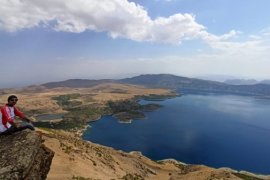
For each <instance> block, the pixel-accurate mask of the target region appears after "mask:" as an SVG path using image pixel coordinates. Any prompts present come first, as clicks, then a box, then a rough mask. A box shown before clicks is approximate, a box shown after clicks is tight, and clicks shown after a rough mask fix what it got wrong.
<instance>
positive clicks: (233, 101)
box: [83, 95, 270, 174]
mask: <svg viewBox="0 0 270 180" xmlns="http://www.w3.org/2000/svg"><path fill="white" fill-rule="evenodd" d="M141 103H142V104H144V103H149V101H147V102H146V101H141ZM158 103H159V104H162V105H163V107H162V108H160V109H158V110H156V111H153V112H149V113H146V116H147V118H146V119H143V120H141V119H138V120H134V121H132V123H131V124H124V123H119V122H118V120H117V119H115V118H114V117H111V116H104V117H102V118H101V119H100V120H99V121H96V122H94V123H91V127H89V128H88V130H87V131H86V132H85V134H84V135H83V138H84V139H86V140H89V141H92V142H95V143H99V144H103V145H106V146H110V147H113V148H115V149H121V150H124V151H127V152H129V151H141V152H142V153H143V154H144V155H146V156H148V157H150V158H152V159H155V160H160V159H166V158H174V159H177V160H179V161H182V162H185V163H191V164H205V165H208V166H212V167H230V168H233V169H236V170H246V171H250V172H254V173H261V174H270V99H268V100H267V99H258V98H255V97H248V96H234V95H184V96H181V97H177V98H173V99H168V100H165V101H160V102H158Z"/></svg>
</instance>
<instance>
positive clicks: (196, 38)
mask: <svg viewBox="0 0 270 180" xmlns="http://www.w3.org/2000/svg"><path fill="white" fill-rule="evenodd" d="M243 7H244V8H243ZM269 7H270V1H267V0H258V1H256V2H255V1H252V0H239V1H233V0H227V1H219V2H217V1H214V0H205V1H199V2H198V1H196V0H130V1H128V0H104V1H98V0H79V1H72V0H55V1H49V2H44V1H41V0H26V1H20V0H2V1H0V61H1V67H2V68H1V71H0V76H1V78H2V79H1V81H0V88H9V87H10V88H12V87H21V86H27V85H32V84H41V83H46V82H52V81H62V80H67V79H76V78H79V79H80V78H83V79H104V78H109V79H119V78H125V77H132V76H137V75H140V74H160V73H162V74H164V73H166V74H174V75H177V76H185V77H193V78H202V79H207V80H216V81H224V80H226V79H256V80H264V79H270V71H269V67H270V59H269V57H270V51H269V50H270V20H268V19H267V18H266V17H269V16H270V11H269V10H268V9H269Z"/></svg>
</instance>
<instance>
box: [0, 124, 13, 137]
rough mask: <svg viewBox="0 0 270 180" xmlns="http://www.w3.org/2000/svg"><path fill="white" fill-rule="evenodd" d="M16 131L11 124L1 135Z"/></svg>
mask: <svg viewBox="0 0 270 180" xmlns="http://www.w3.org/2000/svg"><path fill="white" fill-rule="evenodd" d="M16 131H17V128H16V127H13V126H11V127H10V128H8V129H7V130H6V131H5V132H2V133H1V135H10V134H12V133H14V132H16Z"/></svg>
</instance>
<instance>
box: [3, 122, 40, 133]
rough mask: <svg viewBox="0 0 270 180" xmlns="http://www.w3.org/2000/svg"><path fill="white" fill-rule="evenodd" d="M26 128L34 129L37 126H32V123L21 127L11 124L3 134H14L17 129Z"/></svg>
mask: <svg viewBox="0 0 270 180" xmlns="http://www.w3.org/2000/svg"><path fill="white" fill-rule="evenodd" d="M25 129H31V130H32V131H34V130H35V128H34V127H33V126H31V125H30V124H24V125H21V126H19V127H13V126H11V127H10V128H8V129H7V130H6V131H5V132H2V133H1V135H10V134H13V133H15V132H17V131H22V130H25Z"/></svg>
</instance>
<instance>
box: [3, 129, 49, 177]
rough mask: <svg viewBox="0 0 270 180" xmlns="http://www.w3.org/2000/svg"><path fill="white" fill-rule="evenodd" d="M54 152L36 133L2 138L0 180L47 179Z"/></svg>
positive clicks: (26, 131) (22, 132)
mask: <svg viewBox="0 0 270 180" xmlns="http://www.w3.org/2000/svg"><path fill="white" fill-rule="evenodd" d="M53 156H54V152H53V151H51V150H50V149H48V148H47V147H45V145H44V144H42V139H41V137H40V136H38V135H37V134H36V132H33V131H30V130H24V131H21V132H17V133H14V134H12V135H6V136H4V135H2V136H0V157H1V159H0V179H35V180H39V179H46V177H47V174H48V172H49V170H50V165H51V162H52V158H53Z"/></svg>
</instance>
